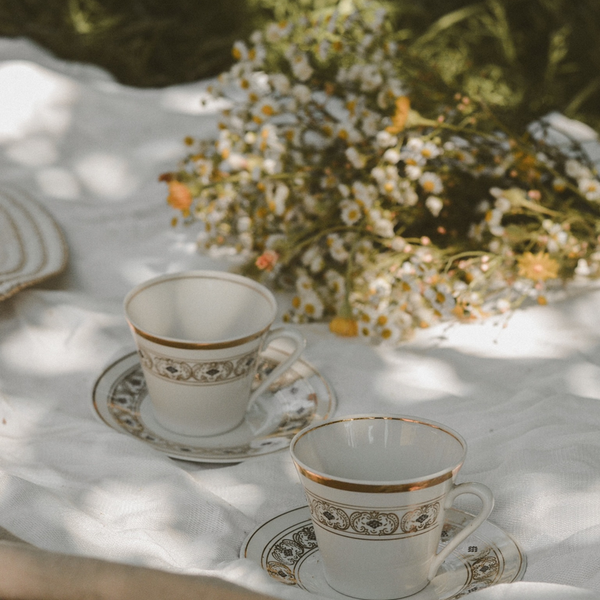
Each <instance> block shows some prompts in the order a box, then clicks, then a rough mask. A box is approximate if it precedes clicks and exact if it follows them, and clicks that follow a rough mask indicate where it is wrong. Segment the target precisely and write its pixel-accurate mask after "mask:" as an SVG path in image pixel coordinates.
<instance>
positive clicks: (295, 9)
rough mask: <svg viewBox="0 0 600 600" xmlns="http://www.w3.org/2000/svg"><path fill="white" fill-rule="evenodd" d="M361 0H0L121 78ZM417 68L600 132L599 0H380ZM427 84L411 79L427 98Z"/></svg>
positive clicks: (66, 54) (199, 68)
mask: <svg viewBox="0 0 600 600" xmlns="http://www.w3.org/2000/svg"><path fill="white" fill-rule="evenodd" d="M358 2H360V0H172V1H170V2H164V0H128V1H126V2H123V1H122V0H53V1H52V2H51V3H47V2H43V1H42V0H0V35H3V36H27V37H29V38H31V39H33V40H35V41H36V42H38V43H40V44H41V45H42V46H45V47H47V48H49V49H50V50H51V51H52V52H54V53H55V54H56V55H57V56H59V57H61V58H65V59H69V60H77V61H83V62H91V63H95V64H98V65H100V66H102V67H104V68H106V69H107V70H109V71H110V72H112V73H113V74H114V76H115V77H116V78H117V79H118V80H119V81H121V82H123V83H126V84H129V85H134V86H142V87H144V86H164V85H170V84H174V83H183V82H188V81H196V80H198V79H201V78H204V77H209V76H214V75H217V74H218V73H220V72H221V71H224V70H226V69H228V68H229V67H230V66H231V64H232V58H231V47H232V45H233V42H234V41H235V40H238V39H244V40H247V39H248V37H249V35H250V34H251V32H252V31H253V30H255V29H259V28H262V27H263V26H264V25H265V24H266V23H267V22H269V21H272V20H276V21H281V20H286V19H293V18H295V17H297V16H298V15H300V14H307V15H308V14H311V15H313V16H314V15H317V14H319V13H323V12H324V11H327V10H328V9H331V8H332V7H333V6H335V5H337V6H338V8H341V9H342V10H348V9H349V8H350V7H351V6H352V5H353V4H356V3H358ZM381 3H382V4H384V5H385V6H386V7H387V8H388V9H389V10H390V12H391V15H392V16H391V18H390V23H389V26H390V27H391V28H392V29H393V30H394V31H395V36H396V38H397V39H398V40H399V41H400V42H401V43H402V44H404V48H405V52H406V56H407V59H408V58H409V57H412V60H413V61H414V62H415V64H418V65H419V66H418V70H419V71H422V70H423V69H422V68H423V66H426V67H427V68H428V69H430V70H431V77H433V78H438V79H437V80H436V87H438V88H439V89H441V85H440V84H442V83H443V84H445V85H447V87H448V93H451V92H453V91H456V90H459V91H461V92H462V93H465V94H467V95H470V96H472V97H474V98H477V99H479V100H481V101H483V102H485V103H486V104H487V105H488V106H490V108H491V109H492V110H493V111H494V113H495V114H497V115H498V116H499V117H500V118H502V119H503V120H504V121H505V122H508V123H510V124H511V125H513V126H514V127H516V128H520V127H522V126H523V125H524V124H526V123H528V122H530V121H531V120H533V119H535V118H536V117H538V116H540V115H543V114H546V113H547V112H549V111H551V110H558V111H560V112H562V113H564V114H566V115H567V116H569V117H572V118H575V119H579V120H582V121H584V122H587V123H588V124H590V125H591V126H593V127H594V128H596V129H597V130H600V2H598V0H576V1H575V2H573V1H572V0H381ZM430 84H431V81H427V80H422V81H413V82H411V85H412V86H413V92H414V93H415V94H418V95H420V96H421V97H424V96H425V95H426V94H427V86H430Z"/></svg>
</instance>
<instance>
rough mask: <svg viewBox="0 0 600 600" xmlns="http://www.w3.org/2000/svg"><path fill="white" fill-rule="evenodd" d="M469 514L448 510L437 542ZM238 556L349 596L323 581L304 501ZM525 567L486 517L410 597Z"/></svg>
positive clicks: (460, 588)
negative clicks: (432, 575)
mask: <svg viewBox="0 0 600 600" xmlns="http://www.w3.org/2000/svg"><path fill="white" fill-rule="evenodd" d="M473 518H474V517H473V515H470V514H468V513H466V512H463V511H460V510H457V509H453V508H451V509H449V510H447V511H446V519H445V523H444V529H443V532H442V541H441V542H440V547H442V546H443V545H444V544H446V543H447V542H448V541H449V540H450V539H451V538H452V537H453V536H454V535H456V533H457V532H458V531H461V530H462V529H463V528H464V527H465V526H466V525H467V524H468V523H469V522H470V521H471V520H472V519H473ZM240 556H241V557H242V558H249V559H250V560H253V561H255V562H257V563H258V564H259V565H260V566H261V567H262V568H263V569H264V570H265V571H266V572H267V573H268V574H269V575H270V576H271V577H272V578H273V579H275V580H277V581H280V582H282V583H285V584H288V585H295V586H298V587H299V588H302V589H304V590H306V591H308V592H312V593H314V594H320V595H321V596H326V597H329V598H336V599H337V600H343V599H345V600H348V596H345V595H343V594H340V593H339V592H336V591H335V590H334V589H332V588H331V587H330V586H329V584H328V583H327V581H326V580H325V574H324V571H323V567H322V563H321V557H320V554H319V549H318V547H317V542H316V538H315V533H314V529H313V526H312V523H311V520H310V512H309V509H308V507H307V506H304V507H301V508H296V509H294V510H290V511H288V512H285V513H283V514H281V515H279V516H277V517H275V518H274V519H271V520H270V521H267V522H266V523H263V524H262V525H261V526H260V527H258V528H257V529H256V530H255V531H254V532H253V533H252V534H250V536H249V537H248V538H247V539H246V541H245V542H244V544H243V545H242V549H241V551H240ZM526 566H527V565H526V559H525V554H524V553H523V551H522V550H521V549H520V548H519V546H518V544H517V543H516V542H515V540H514V539H513V538H512V537H511V536H510V535H508V534H507V533H505V532H504V531H502V530H501V529H500V528H499V527H496V526H495V525H493V524H492V523H490V522H489V521H486V522H484V523H483V525H481V527H479V528H478V529H477V530H476V531H475V532H474V533H473V534H471V535H470V536H469V537H468V538H467V539H466V540H465V541H464V542H463V543H462V544H461V545H460V546H458V547H457V548H456V549H455V550H454V552H453V553H452V554H451V555H450V557H449V558H448V559H447V560H446V561H445V562H444V564H443V565H442V566H441V567H440V570H439V572H438V574H437V576H436V577H435V578H434V579H433V581H432V582H431V583H430V584H429V585H428V586H427V587H426V588H425V589H424V590H423V591H421V592H419V593H418V594H414V595H413V596H410V600H451V599H454V598H460V597H462V596H464V595H466V594H470V593H472V592H475V591H477V590H481V589H484V588H488V587H490V586H493V585H497V584H499V583H510V582H513V581H518V580H520V579H521V578H522V577H523V575H524V574H525V569H526Z"/></svg>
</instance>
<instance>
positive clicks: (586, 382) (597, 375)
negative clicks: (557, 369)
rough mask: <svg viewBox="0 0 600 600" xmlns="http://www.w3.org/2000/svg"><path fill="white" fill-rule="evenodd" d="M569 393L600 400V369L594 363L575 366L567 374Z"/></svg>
mask: <svg viewBox="0 0 600 600" xmlns="http://www.w3.org/2000/svg"><path fill="white" fill-rule="evenodd" d="M565 378H566V382H567V387H568V390H569V392H571V393H572V394H577V395H578V396H583V397H584V398H594V399H595V400H600V367H599V366H597V365H594V364H592V363H589V362H588V363H580V364H576V365H573V366H572V367H571V368H570V369H569V370H568V371H567V373H566V376H565Z"/></svg>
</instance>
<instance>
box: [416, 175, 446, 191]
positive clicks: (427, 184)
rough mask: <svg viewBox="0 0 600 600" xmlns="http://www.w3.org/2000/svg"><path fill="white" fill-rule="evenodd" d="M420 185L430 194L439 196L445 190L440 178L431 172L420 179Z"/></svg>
mask: <svg viewBox="0 0 600 600" xmlns="http://www.w3.org/2000/svg"><path fill="white" fill-rule="evenodd" d="M419 183H420V184H421V187H422V188H423V189H424V190H425V191H426V192H427V193H428V194H439V193H440V192H441V191H442V190H443V189H444V186H443V184H442V180H441V179H440V176H439V175H437V173H432V172H430V171H428V172H426V173H423V175H421V177H419Z"/></svg>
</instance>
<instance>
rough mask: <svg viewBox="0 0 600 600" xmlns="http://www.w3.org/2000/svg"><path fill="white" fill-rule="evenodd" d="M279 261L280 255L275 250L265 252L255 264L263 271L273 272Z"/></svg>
mask: <svg viewBox="0 0 600 600" xmlns="http://www.w3.org/2000/svg"><path fill="white" fill-rule="evenodd" d="M278 260H279V254H277V252H275V251H274V250H265V251H264V252H263V253H262V254H261V255H260V256H259V257H258V258H257V259H256V262H255V263H254V264H255V265H256V266H257V267H258V268H259V269H260V270H261V271H272V270H273V267H274V266H275V265H276V264H277V261H278Z"/></svg>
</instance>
